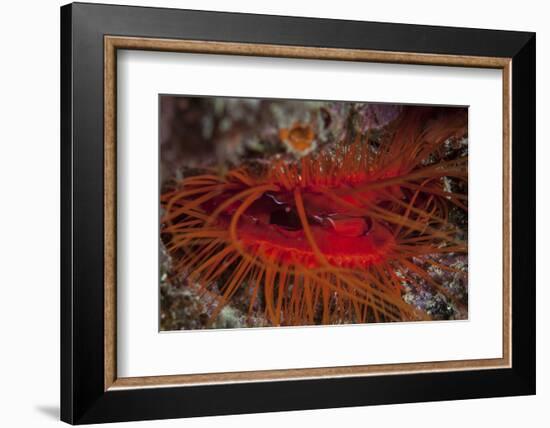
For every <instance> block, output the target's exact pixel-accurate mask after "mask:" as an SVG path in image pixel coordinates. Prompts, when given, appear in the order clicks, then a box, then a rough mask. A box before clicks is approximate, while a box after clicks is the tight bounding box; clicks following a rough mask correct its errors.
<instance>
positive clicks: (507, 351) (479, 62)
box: [104, 36, 512, 391]
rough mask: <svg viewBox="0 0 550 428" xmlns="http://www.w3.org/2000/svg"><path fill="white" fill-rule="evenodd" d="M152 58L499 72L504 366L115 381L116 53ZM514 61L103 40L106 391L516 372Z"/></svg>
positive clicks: (451, 364)
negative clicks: (155, 54) (163, 54)
mask: <svg viewBox="0 0 550 428" xmlns="http://www.w3.org/2000/svg"><path fill="white" fill-rule="evenodd" d="M118 49H128V50H147V51H168V52H182V53H202V54H213V55H216V54H217V55H243V56H262V57H279V58H297V59H324V60H337V61H361V62H379V63H396V64H417V65H440V66H455V67H476V68H494V69H501V70H502V82H503V87H502V91H503V109H502V112H503V113H502V120H503V122H502V125H503V135H502V138H503V158H502V162H503V190H502V191H503V218H502V221H503V255H502V256H503V311H502V314H503V322H502V334H503V340H502V344H503V347H502V348H503V349H502V358H494V359H476V360H458V361H434V362H422V363H401V364H380V365H359V366H343V367H322V368H303V369H283V370H262V371H246V372H228V373H205V374H187V375H171V376H147V377H127V378H120V377H118V376H117V368H116V360H117V359H116V306H117V305H116V236H117V235H116V224H117V219H116V177H117V170H116V123H117V119H116V85H117V73H116V67H117V50H118ZM511 65H512V60H511V59H510V58H496V57H478V56H460V55H439V54H419V53H408V52H383V51H370V50H360V49H336V48H319V47H303V46H285V45H266V44H251V43H232V42H211V41H196V40H170V39H155V38H139V37H119V36H105V37H104V214H105V219H104V228H105V232H104V233H105V235H104V242H105V244H104V299H105V301H104V322H105V324H104V325H105V327H104V328H105V333H104V345H105V346H104V389H105V391H107V390H112V389H128V388H144V387H147V388H151V387H166V386H193V385H205V384H220V383H243V382H261V381H275V380H277V381H282V380H289V381H290V380H298V379H312V378H339V377H359V376H369V375H394V374H406V373H422V372H443V371H458V370H473V369H475V370H480V369H496V368H509V367H511V361H512V355H511V340H512V331H511V330H512V312H511V291H512V290H511V287H512V285H511V276H512V266H511V239H512V234H511V226H512V225H511V220H512V203H511V185H512V167H511V148H512V144H511V126H512V125H511V124H512V122H511V114H512V110H511V82H512V80H511V79H512V71H511V70H512V67H511Z"/></svg>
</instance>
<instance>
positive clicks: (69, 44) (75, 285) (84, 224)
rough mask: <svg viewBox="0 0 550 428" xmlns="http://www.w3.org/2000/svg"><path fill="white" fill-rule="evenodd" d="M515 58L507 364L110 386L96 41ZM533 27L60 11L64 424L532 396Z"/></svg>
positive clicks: (94, 8)
mask: <svg viewBox="0 0 550 428" xmlns="http://www.w3.org/2000/svg"><path fill="white" fill-rule="evenodd" d="M105 35H117V36H136V37H152V38H166V39H186V40H207V41H227V42H239V43H253V44H255V43H262V44H271V45H291V46H314V47H327V48H347V49H368V50H373V51H395V52H411V53H425V54H446V55H467V56H490V57H503V58H511V59H512V92H511V103H512V104H511V109H512V126H511V129H512V142H513V143H512V177H513V178H512V207H513V208H512V224H511V226H512V242H513V246H512V266H513V269H512V299H511V300H512V336H511V337H512V367H511V368H506V369H494V370H467V371H450V372H431V373H416V374H399V375H391V376H384V375H380V376H378V375H376V376H368V377H348V378H328V379H327V378H323V379H308V380H293V381H269V382H254V383H234V384H218V385H202V386H185V387H164V388H143V389H128V390H114V391H110V390H107V391H105V388H104V313H103V312H104V295H103V280H104V277H103V276H104V253H103V251H104V245H103V244H104V242H103V239H104V238H103V237H104V222H103V219H104V181H103V177H104V174H103V169H104V151H103V137H104V126H103V125H104V122H103V121H104V116H103V113H104V104H103V103H104V99H103V88H104V80H103V78H104V67H103V61H104V36H105ZM535 43H536V42H535V34H534V33H528V32H512V31H495V30H482V29H466V28H448V27H435V26H420V25H408V24H390V23H375V22H357V21H342V20H328V19H310V18H296V17H285V16H266V15H251V14H234V13H220V12H205V11H191V10H177V9H161V8H144V7H128V6H109V5H99V4H85V3H74V4H69V5H66V6H63V7H62V8H61V419H62V420H63V421H65V422H68V423H71V424H86V423H98V422H115V421H131V420H144V419H165V418H179V417H191V416H204V415H224V414H238V413H258V412H271V411H283V410H301V409H316V408H329V407H347V406H365V405H374V404H392V403H406V402H420V401H439V400H459V399H470V398H482V397H500V396H514V395H530V394H534V393H535V328H536V327H535V236H536V235H535V99H536V88H535Z"/></svg>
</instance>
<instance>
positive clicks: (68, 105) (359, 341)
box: [61, 3, 535, 424]
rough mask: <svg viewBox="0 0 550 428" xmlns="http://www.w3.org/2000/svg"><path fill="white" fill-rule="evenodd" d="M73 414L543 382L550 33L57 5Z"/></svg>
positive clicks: (368, 401)
mask: <svg viewBox="0 0 550 428" xmlns="http://www.w3.org/2000/svg"><path fill="white" fill-rule="evenodd" d="M61 105H62V111H61V131H62V135H61V157H62V159H61V167H62V171H61V177H62V179H61V195H62V206H61V213H62V219H61V222H62V227H61V229H62V234H61V244H62V245H61V247H62V258H61V259H62V261H61V263H62V264H61V272H62V282H61V418H62V420H64V421H66V422H68V423H71V424H85V423H98V422H115V421H129V420H144V419H162V418H178V417H190V416H201V415H223V414H232V413H233V414H235V413H249V412H270V411H281V410H297V409H314V408H327V407H344V406H363V405H373V404H389V403H406V402H417V401H436V400H453V399H465V398H481V397H496V396H511V395H527V394H534V393H535V334H534V333H535V257H534V255H535V221H534V220H535V34H534V33H526V32H510V31H496V30H481V29H466V28H447V27H433V26H430V27H428V26H418V25H407V24H392V23H372V22H357V21H338V20H326V19H312V18H293V17H282V16H265V15H248V14H233V13H218V12H204V11H201V12H199V11H190V10H175V9H157V8H140V7H128V6H108V5H92V4H78V3H76V4H70V5H67V6H63V7H62V8H61Z"/></svg>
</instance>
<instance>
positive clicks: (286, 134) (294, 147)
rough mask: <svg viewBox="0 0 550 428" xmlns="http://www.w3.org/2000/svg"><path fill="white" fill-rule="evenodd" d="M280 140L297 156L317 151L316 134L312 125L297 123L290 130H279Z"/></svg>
mask: <svg viewBox="0 0 550 428" xmlns="http://www.w3.org/2000/svg"><path fill="white" fill-rule="evenodd" d="M279 138H280V139H281V141H282V142H283V143H284V144H285V146H286V147H287V148H288V150H289V151H291V152H292V153H295V154H297V155H301V156H304V155H307V154H308V153H310V152H312V151H313V150H315V132H314V131H313V128H312V127H311V125H308V124H302V123H299V122H295V123H294V124H293V125H292V126H291V127H290V128H282V129H281V130H279Z"/></svg>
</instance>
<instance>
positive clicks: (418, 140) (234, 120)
mask: <svg viewBox="0 0 550 428" xmlns="http://www.w3.org/2000/svg"><path fill="white" fill-rule="evenodd" d="M159 162H160V171H159V180H160V182H159V299H160V302H159V324H160V325H159V328H160V330H161V331H176V330H196V329H228V328H250V327H256V328H257V327H289V326H319V325H342V324H367V323H387V322H412V321H424V322H427V321H452V320H466V319H468V108H467V107H451V106H426V105H404V104H388V103H373V102H367V101H365V102H350V101H311V100H291V99H256V98H230V97H200V96H182V95H159Z"/></svg>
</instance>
